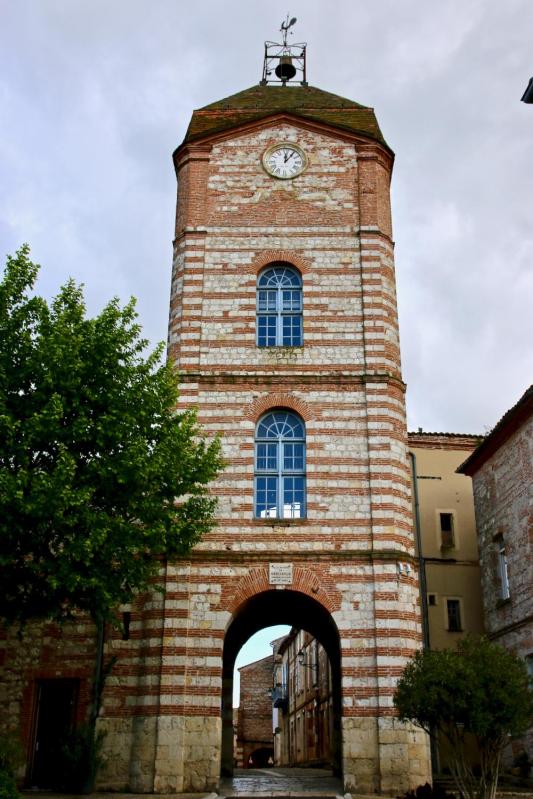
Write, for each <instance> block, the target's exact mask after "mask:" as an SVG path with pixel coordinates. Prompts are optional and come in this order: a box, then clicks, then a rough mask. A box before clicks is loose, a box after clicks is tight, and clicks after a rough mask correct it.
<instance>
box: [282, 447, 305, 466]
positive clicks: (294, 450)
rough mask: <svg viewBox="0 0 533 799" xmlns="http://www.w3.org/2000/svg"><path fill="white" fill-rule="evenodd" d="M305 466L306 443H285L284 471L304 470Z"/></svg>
mask: <svg viewBox="0 0 533 799" xmlns="http://www.w3.org/2000/svg"><path fill="white" fill-rule="evenodd" d="M303 468H304V445H303V444H284V445H283V471H284V472H303Z"/></svg>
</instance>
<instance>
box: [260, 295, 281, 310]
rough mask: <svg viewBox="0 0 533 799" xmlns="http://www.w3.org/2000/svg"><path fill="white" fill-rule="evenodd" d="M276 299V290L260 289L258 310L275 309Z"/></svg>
mask: <svg viewBox="0 0 533 799" xmlns="http://www.w3.org/2000/svg"><path fill="white" fill-rule="evenodd" d="M276 299H277V292H276V291H259V292H258V293H257V310H258V311H275V310H276Z"/></svg>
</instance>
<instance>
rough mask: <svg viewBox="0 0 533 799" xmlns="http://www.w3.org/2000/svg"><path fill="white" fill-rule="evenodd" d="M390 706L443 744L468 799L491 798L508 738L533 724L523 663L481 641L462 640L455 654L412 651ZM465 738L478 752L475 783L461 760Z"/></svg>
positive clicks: (532, 694)
mask: <svg viewBox="0 0 533 799" xmlns="http://www.w3.org/2000/svg"><path fill="white" fill-rule="evenodd" d="M394 705H395V707H396V709H397V711H398V715H399V717H400V719H401V720H402V721H411V722H413V723H414V724H416V725H418V726H419V727H422V729H424V730H425V731H426V732H427V733H429V734H430V735H432V736H438V735H441V736H443V737H444V738H445V739H446V740H447V741H448V743H449V744H450V748H451V752H452V757H453V773H454V777H455V780H456V783H457V787H458V788H459V790H460V791H461V793H462V795H463V796H465V797H472V798H473V797H476V796H477V797H484V798H488V799H492V797H494V795H495V792H496V787H497V781H498V773H499V766H500V758H501V753H502V750H503V748H504V746H505V745H506V744H507V743H508V741H509V736H516V735H520V734H522V733H523V732H524V731H525V730H526V729H527V728H528V727H529V726H530V724H531V723H532V721H533V692H532V691H531V686H530V684H529V678H528V674H527V670H526V667H525V664H524V663H523V662H522V661H521V660H519V659H518V658H517V657H515V656H514V655H513V654H512V653H510V652H509V651H507V650H506V649H503V648H502V647H500V646H498V645H496V644H493V643H491V642H490V641H488V640H487V639H486V638H481V639H474V638H465V639H463V640H462V641H460V642H459V644H458V647H457V649H456V650H452V649H445V650H441V651H437V650H424V651H421V652H417V653H416V655H415V657H414V658H413V659H412V660H411V661H410V662H409V663H408V664H407V666H406V668H405V670H404V672H403V674H402V677H401V678H400V680H399V682H398V685H397V689H396V693H395V696H394ZM468 735H471V736H474V738H475V740H476V742H477V745H478V748H479V753H480V761H481V763H480V766H481V778H480V779H479V780H477V779H476V778H475V777H474V774H473V771H472V767H471V765H470V764H469V762H468V760H467V758H466V756H465V755H466V752H465V737H466V736H468Z"/></svg>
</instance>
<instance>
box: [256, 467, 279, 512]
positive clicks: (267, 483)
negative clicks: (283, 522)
mask: <svg viewBox="0 0 533 799" xmlns="http://www.w3.org/2000/svg"><path fill="white" fill-rule="evenodd" d="M277 497H278V478H277V477H258V478H257V480H256V488H255V515H256V516H258V517H259V518H276V517H277V515H278V511H277Z"/></svg>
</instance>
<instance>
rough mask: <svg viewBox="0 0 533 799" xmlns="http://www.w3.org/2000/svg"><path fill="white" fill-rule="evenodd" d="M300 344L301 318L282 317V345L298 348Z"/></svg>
mask: <svg viewBox="0 0 533 799" xmlns="http://www.w3.org/2000/svg"><path fill="white" fill-rule="evenodd" d="M301 343H302V317H301V316H284V317H283V344H284V345H285V346H288V347H291V346H292V347H299V346H300V345H301Z"/></svg>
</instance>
